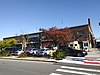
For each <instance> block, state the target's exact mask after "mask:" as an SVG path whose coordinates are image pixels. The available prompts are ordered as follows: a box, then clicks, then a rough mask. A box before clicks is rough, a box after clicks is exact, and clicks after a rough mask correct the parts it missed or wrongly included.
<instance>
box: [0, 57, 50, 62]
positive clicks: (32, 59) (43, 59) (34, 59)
mask: <svg viewBox="0 0 100 75" xmlns="http://www.w3.org/2000/svg"><path fill="white" fill-rule="evenodd" d="M0 59H10V60H26V61H41V62H46V61H47V60H48V59H47V58H43V57H25V58H18V57H17V56H9V57H0Z"/></svg>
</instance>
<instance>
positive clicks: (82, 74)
mask: <svg viewBox="0 0 100 75" xmlns="http://www.w3.org/2000/svg"><path fill="white" fill-rule="evenodd" d="M56 71H60V72H67V73H74V74H80V75H96V74H91V73H86V72H78V71H72V70H64V69H57V70H56Z"/></svg>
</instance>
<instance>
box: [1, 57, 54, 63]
mask: <svg viewBox="0 0 100 75" xmlns="http://www.w3.org/2000/svg"><path fill="white" fill-rule="evenodd" d="M0 59H7V60H23V61H39V62H52V63H53V62H55V61H48V59H47V60H37V59H23V58H22V59H16V58H0Z"/></svg>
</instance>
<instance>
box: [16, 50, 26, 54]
mask: <svg viewBox="0 0 100 75" xmlns="http://www.w3.org/2000/svg"><path fill="white" fill-rule="evenodd" d="M23 52H24V51H23V50H21V49H20V50H17V51H16V52H15V53H16V55H20V54H21V53H23Z"/></svg>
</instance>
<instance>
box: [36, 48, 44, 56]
mask: <svg viewBox="0 0 100 75" xmlns="http://www.w3.org/2000/svg"><path fill="white" fill-rule="evenodd" d="M44 51H45V49H38V50H37V51H36V56H44V55H45V53H44Z"/></svg>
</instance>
